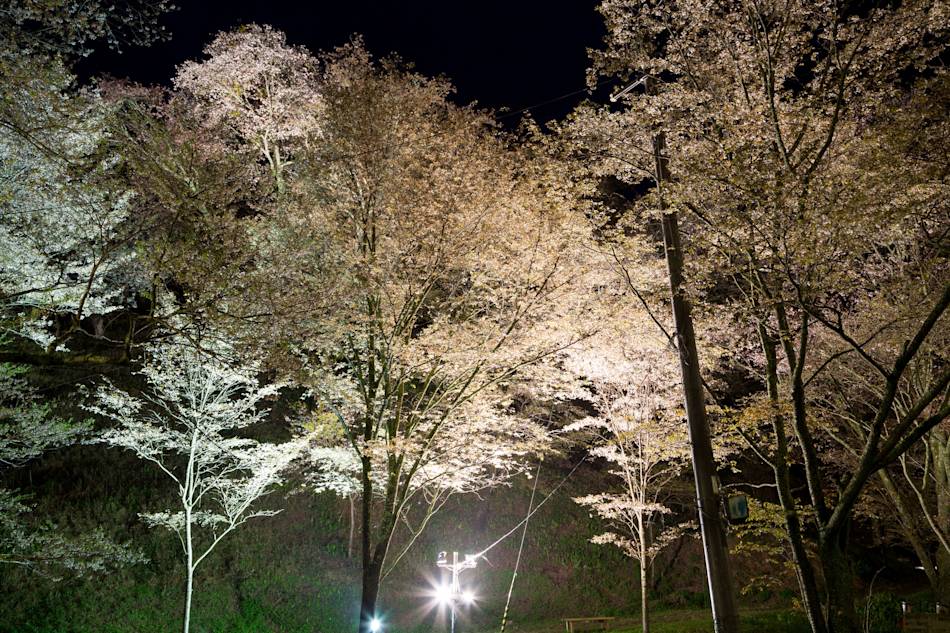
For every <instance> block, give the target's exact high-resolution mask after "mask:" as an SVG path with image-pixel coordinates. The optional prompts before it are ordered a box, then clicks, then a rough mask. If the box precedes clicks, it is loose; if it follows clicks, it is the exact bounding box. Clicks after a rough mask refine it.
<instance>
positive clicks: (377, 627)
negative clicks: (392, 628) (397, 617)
mask: <svg viewBox="0 0 950 633" xmlns="http://www.w3.org/2000/svg"><path fill="white" fill-rule="evenodd" d="M369 630H370V631H372V632H373V633H379V632H380V631H382V630H383V623H382V622H380V621H379V618H373V619H372V620H370V621H369Z"/></svg>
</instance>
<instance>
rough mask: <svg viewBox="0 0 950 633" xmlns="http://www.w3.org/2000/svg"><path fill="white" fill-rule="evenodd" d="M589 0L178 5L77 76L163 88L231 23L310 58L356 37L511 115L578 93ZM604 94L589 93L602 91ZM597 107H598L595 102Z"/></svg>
mask: <svg viewBox="0 0 950 633" xmlns="http://www.w3.org/2000/svg"><path fill="white" fill-rule="evenodd" d="M597 4H598V2H597V0H561V1H557V0H555V1H553V2H552V1H550V0H508V1H499V0H477V1H476V0H406V1H405V2H396V1H390V2H385V1H377V2H373V1H367V0H350V1H340V2H326V1H319V0H318V1H310V2H307V1H306V0H298V1H289V0H284V1H281V0H271V1H269V2H267V1H258V2H250V1H246V0H245V1H231V2H228V1H225V0H208V1H202V0H181V2H179V5H180V8H179V9H178V10H177V11H175V12H174V13H172V14H170V15H167V16H165V17H164V18H163V23H164V24H165V25H166V27H167V28H168V30H169V31H170V32H171V39H170V40H169V41H167V42H160V43H158V44H155V45H153V46H150V47H148V48H136V49H128V50H126V51H125V52H124V53H123V54H121V55H118V54H115V53H111V52H108V51H106V52H98V53H95V54H93V55H92V56H91V57H90V58H88V59H86V60H84V61H83V62H82V64H81V65H80V67H79V71H80V75H81V76H83V77H85V78H88V77H89V76H92V75H99V74H109V75H113V76H116V77H127V78H130V79H132V80H134V81H138V82H141V83H167V82H168V80H169V78H170V77H171V76H172V75H173V74H174V71H175V67H176V66H177V65H178V64H180V63H181V62H183V61H185V60H187V59H198V58H200V57H201V50H202V48H203V47H204V46H205V44H207V43H208V42H210V41H211V39H212V37H213V36H214V34H215V33H217V32H218V31H221V30H229V29H231V28H234V27H236V26H238V25H240V24H246V23H250V22H256V23H259V24H269V25H271V26H273V27H275V28H277V29H280V30H282V31H284V32H285V33H287V36H288V40H289V41H290V43H292V44H299V45H303V46H306V47H307V48H309V49H310V50H312V51H318V50H323V49H328V48H332V47H334V46H337V45H339V44H342V43H345V42H346V41H347V40H348V39H349V38H350V37H351V36H352V35H353V34H356V33H359V34H362V35H363V36H364V38H365V41H366V44H367V47H368V48H369V49H370V51H372V52H373V54H374V55H376V56H382V55H385V54H387V53H391V52H396V53H399V55H401V56H402V57H403V59H405V60H407V61H410V62H413V63H414V64H415V66H416V68H418V69H419V70H420V71H421V72H423V73H425V74H427V75H438V74H444V75H446V76H448V77H449V78H450V79H451V80H452V81H453V83H454V84H455V86H456V88H457V89H458V96H457V99H458V101H459V102H461V103H469V102H472V101H477V102H478V103H479V104H480V105H482V106H487V107H491V108H504V107H507V108H509V109H510V110H520V109H522V108H525V107H528V106H534V105H535V104H539V103H542V102H546V101H548V100H551V99H557V98H559V97H561V96H562V95H565V94H566V93H571V92H575V91H580V90H583V89H584V87H585V77H584V72H585V69H586V67H587V64H588V58H587V49H588V48H589V47H599V46H600V42H601V38H602V37H603V33H604V30H603V24H602V21H601V18H600V15H599V14H598V13H597V12H596V11H595V7H596V5H597ZM608 91H609V88H607V87H605V88H603V89H602V90H601V91H599V92H598V97H600V96H602V95H600V92H605V93H606V92H608ZM584 97H585V95H584V94H577V95H573V96H571V97H568V98H563V99H558V100H557V101H556V102H554V103H550V104H547V105H544V106H540V107H537V108H533V109H532V114H533V115H534V116H535V118H536V119H538V120H539V121H542V122H543V121H547V120H550V119H552V118H559V117H561V116H563V115H564V114H566V113H567V112H569V111H570V110H571V108H572V107H573V106H574V105H575V104H576V103H578V102H579V101H580V100H581V99H583V98H584ZM598 100H600V99H598Z"/></svg>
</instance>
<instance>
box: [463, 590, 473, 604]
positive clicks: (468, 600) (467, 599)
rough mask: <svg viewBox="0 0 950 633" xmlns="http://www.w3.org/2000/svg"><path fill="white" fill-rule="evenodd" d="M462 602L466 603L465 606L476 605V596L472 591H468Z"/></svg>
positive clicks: (464, 594)
mask: <svg viewBox="0 0 950 633" xmlns="http://www.w3.org/2000/svg"><path fill="white" fill-rule="evenodd" d="M462 600H463V601H464V602H465V604H474V603H475V594H474V593H472V592H471V591H466V592H464V593H463V594H462Z"/></svg>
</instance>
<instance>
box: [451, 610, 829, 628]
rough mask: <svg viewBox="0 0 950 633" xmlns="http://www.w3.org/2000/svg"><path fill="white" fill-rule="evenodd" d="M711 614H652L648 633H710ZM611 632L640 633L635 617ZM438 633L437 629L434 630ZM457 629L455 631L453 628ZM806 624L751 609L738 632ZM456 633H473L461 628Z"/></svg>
mask: <svg viewBox="0 0 950 633" xmlns="http://www.w3.org/2000/svg"><path fill="white" fill-rule="evenodd" d="M711 618H712V615H711V613H710V612H709V611H708V610H704V609H673V610H668V611H661V612H659V613H656V614H654V615H653V618H652V621H651V629H650V630H651V633H711V632H712V630H713V625H712V619H711ZM611 624H612V628H611V630H612V631H613V632H614V633H640V631H641V628H640V620H639V618H638V617H637V618H631V617H620V618H617V619H616V620H614V621H613V622H612V623H611ZM436 630H438V629H436ZM457 630H458V629H457ZM563 630H564V623H563V622H562V621H561V620H546V621H541V622H533V623H530V624H525V625H520V626H519V625H518V624H514V625H513V626H509V627H507V631H510V632H511V633H559V632H560V631H563ZM809 630H810V629H809V628H808V622H807V621H806V620H805V618H804V616H803V615H801V614H797V613H792V612H789V611H787V610H773V609H755V610H749V611H744V612H743V613H742V614H741V621H740V631H745V632H748V633H807V632H808V631H809ZM496 631H498V627H495V628H492V629H482V630H480V631H478V633H493V632H496ZM458 633H475V632H474V631H473V630H467V629H461V630H458Z"/></svg>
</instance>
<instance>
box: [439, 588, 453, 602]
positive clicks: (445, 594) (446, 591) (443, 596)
mask: <svg viewBox="0 0 950 633" xmlns="http://www.w3.org/2000/svg"><path fill="white" fill-rule="evenodd" d="M435 598H436V600H438V601H439V604H451V603H452V598H453V595H452V588H451V587H449V586H448V585H439V586H438V587H437V588H436V590H435Z"/></svg>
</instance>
